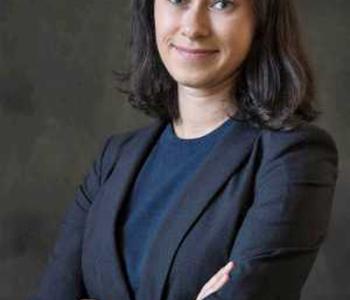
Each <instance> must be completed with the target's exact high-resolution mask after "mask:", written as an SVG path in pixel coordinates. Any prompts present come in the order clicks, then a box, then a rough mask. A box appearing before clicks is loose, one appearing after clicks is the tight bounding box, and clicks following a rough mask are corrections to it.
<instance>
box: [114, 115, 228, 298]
mask: <svg viewBox="0 0 350 300" xmlns="http://www.w3.org/2000/svg"><path fill="white" fill-rule="evenodd" d="M230 126H232V120H231V119H227V120H226V121H225V122H224V123H223V124H221V125H220V126H219V127H217V128H216V129H214V130H212V131H211V132H209V133H208V134H206V135H204V136H201V137H199V138H192V139H182V138H179V137H177V135H176V133H175V132H174V129H173V126H172V124H171V123H168V124H167V125H166V126H165V127H164V130H163V132H162V133H161V135H160V137H159V139H158V141H157V143H156V144H155V146H154V147H153V148H152V150H151V152H150V154H149V156H148V157H147V159H146V160H145V163H144V164H143V166H142V168H141V170H140V172H139V173H138V175H137V177H136V181H135V183H134V185H133V188H132V191H131V194H130V198H129V199H128V201H127V203H126V207H125V209H124V212H123V215H122V218H123V219H122V220H121V223H120V226H121V227H120V228H121V229H120V230H121V232H120V234H121V235H120V237H119V240H118V243H120V246H121V247H120V248H121V254H122V258H123V261H124V263H125V267H126V272H127V275H128V279H129V283H130V285H131V288H132V290H133V291H134V293H136V290H137V287H138V285H139V274H140V271H141V268H142V262H143V258H144V257H145V255H146V253H147V252H148V250H149V245H150V244H151V243H152V239H153V238H154V236H155V234H156V232H157V227H158V226H159V225H160V224H161V220H162V218H163V216H164V215H165V214H166V212H167V210H168V208H169V207H171V205H172V204H173V201H175V200H176V199H178V196H179V195H178V192H179V191H182V190H183V188H182V187H183V185H184V184H186V182H188V180H189V179H190V178H191V176H193V173H194V172H195V170H196V168H198V167H199V166H200V164H201V163H202V162H203V160H204V159H205V157H206V156H207V155H208V153H209V151H210V149H211V148H212V147H213V145H214V144H215V142H216V141H217V140H218V139H220V138H221V137H222V135H223V134H224V133H225V132H226V131H227V129H228V128H229V127H230Z"/></svg>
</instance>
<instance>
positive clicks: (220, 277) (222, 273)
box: [196, 261, 234, 300]
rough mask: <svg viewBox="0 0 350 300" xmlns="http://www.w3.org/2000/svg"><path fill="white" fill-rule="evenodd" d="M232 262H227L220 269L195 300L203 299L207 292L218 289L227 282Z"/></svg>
mask: <svg viewBox="0 0 350 300" xmlns="http://www.w3.org/2000/svg"><path fill="white" fill-rule="evenodd" d="M233 266H234V265H233V262H232V261H231V262H229V263H228V264H226V265H225V266H224V267H222V268H221V269H220V270H219V271H218V272H217V273H216V274H215V275H214V276H213V277H211V278H210V280H209V281H208V282H207V283H206V284H205V285H204V286H203V288H202V289H201V291H200V293H199V295H198V298H197V299H196V300H200V299H203V298H204V297H205V296H204V295H206V294H207V293H208V291H211V290H216V289H219V288H220V287H221V286H222V285H223V284H225V282H226V281H227V280H228V278H229V276H228V272H229V271H230V270H231V269H232V267H233Z"/></svg>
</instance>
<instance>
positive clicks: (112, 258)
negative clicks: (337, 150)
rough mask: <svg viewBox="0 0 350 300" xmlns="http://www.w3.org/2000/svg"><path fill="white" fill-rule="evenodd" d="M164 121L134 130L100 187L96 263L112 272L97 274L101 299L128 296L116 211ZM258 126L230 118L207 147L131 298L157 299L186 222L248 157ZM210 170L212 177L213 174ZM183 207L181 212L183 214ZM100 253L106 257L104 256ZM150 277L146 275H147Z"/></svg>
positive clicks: (170, 215) (168, 217)
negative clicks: (100, 230) (230, 123)
mask: <svg viewBox="0 0 350 300" xmlns="http://www.w3.org/2000/svg"><path fill="white" fill-rule="evenodd" d="M166 124H167V123H166V122H164V121H161V120H157V121H155V122H153V123H152V124H151V125H149V126H147V127H145V128H142V129H141V130H139V131H138V132H137V133H136V135H135V136H134V138H132V139H131V140H130V141H129V142H128V143H126V144H125V145H124V147H123V148H122V150H121V154H120V157H119V160H118V163H117V166H116V169H115V171H114V174H113V175H112V177H111V179H112V180H109V184H111V187H110V188H107V189H105V190H106V193H107V195H106V196H105V199H104V201H105V204H104V208H103V210H105V211H104V212H103V213H104V215H105V216H110V217H105V218H104V225H103V226H105V227H104V228H106V233H107V234H106V235H105V237H104V239H105V240H104V242H102V243H101V244H102V245H101V251H100V257H101V259H100V260H99V261H100V262H103V261H108V264H109V265H110V264H111V265H112V268H110V267H107V266H106V268H101V270H103V269H104V270H106V269H108V270H111V272H104V273H103V274H100V276H101V277H102V278H103V279H102V282H103V284H104V285H105V284H106V285H107V286H104V289H103V293H104V297H103V299H106V300H112V299H125V300H129V299H133V297H132V296H131V295H132V293H131V292H130V291H131V289H130V286H129V283H128V280H127V275H126V271H125V267H124V266H123V265H122V260H121V256H120V249H119V247H118V246H117V236H116V234H117V233H116V231H115V229H116V228H117V227H116V226H117V221H118V212H120V208H121V205H122V203H123V200H124V199H126V196H127V195H128V193H129V191H130V189H131V188H132V183H133V182H134V179H135V177H136V176H137V173H138V171H139V170H140V168H141V167H142V163H143V161H144V160H145V159H146V158H147V156H148V154H149V153H150V151H151V149H152V146H153V145H154V144H155V143H156V141H157V138H158V137H159V135H160V134H161V132H162V130H163V129H164V126H165V125H166ZM258 132H259V129H257V128H254V127H252V126H251V125H249V124H248V123H247V122H246V121H242V120H239V119H236V118H235V119H234V120H233V126H231V127H230V128H229V130H228V132H226V133H225V135H224V136H223V138H222V139H221V140H219V141H218V142H217V143H216V144H215V145H214V146H213V148H212V149H211V150H210V153H209V154H208V156H206V158H205V160H204V161H203V163H202V164H201V166H200V167H199V168H198V169H197V170H196V172H195V173H194V174H193V177H192V179H191V180H190V181H189V182H188V183H187V184H186V186H185V188H184V189H183V190H182V191H181V194H180V196H179V198H178V200H177V201H174V205H173V206H172V207H171V208H170V210H169V213H168V215H167V216H166V217H165V218H164V220H163V223H162V224H161V228H160V229H159V233H158V234H157V236H156V237H155V239H154V241H153V243H152V245H151V248H150V251H149V254H148V257H145V260H144V262H145V264H144V265H143V269H142V270H141V277H140V285H139V288H138V290H137V294H136V299H147V300H151V299H152V300H161V299H162V293H163V288H164V286H165V282H166V279H167V274H168V272H169V269H170V266H171V261H172V259H173V257H174V255H175V253H176V250H177V248H178V247H179V244H180V242H181V240H182V239H183V238H184V236H185V235H186V232H187V231H188V229H189V228H190V226H191V224H192V223H193V222H194V221H195V220H196V218H197V217H198V216H199V215H200V214H201V213H202V211H203V210H204V209H205V208H206V207H207V204H208V203H209V201H210V200H211V199H212V196H213V195H214V194H215V192H216V191H217V190H218V189H219V188H220V187H221V186H222V185H223V184H224V182H225V181H226V179H227V178H228V177H229V176H233V175H234V174H235V173H236V172H237V171H238V169H239V166H240V165H241V164H242V163H243V162H244V160H245V158H246V157H247V156H248V155H249V152H250V149H251V147H252V145H253V142H254V140H255V138H256V137H257V135H258ZM213 174H215V176H213ZM183 211H186V214H182V212H183ZM103 257H105V258H106V257H108V258H109V259H108V260H104V259H103ZM150 275H151V276H150Z"/></svg>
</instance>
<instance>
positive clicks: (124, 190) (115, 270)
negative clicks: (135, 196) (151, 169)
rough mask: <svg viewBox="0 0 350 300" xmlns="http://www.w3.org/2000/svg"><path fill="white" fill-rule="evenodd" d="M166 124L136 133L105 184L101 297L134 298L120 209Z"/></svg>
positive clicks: (101, 219) (110, 299)
mask: <svg viewBox="0 0 350 300" xmlns="http://www.w3.org/2000/svg"><path fill="white" fill-rule="evenodd" d="M165 125H166V122H164V121H161V120H156V121H155V122H153V123H152V124H151V125H150V126H147V127H146V128H142V129H141V130H140V132H138V133H136V136H135V137H134V138H132V139H131V140H130V141H129V142H128V143H126V144H125V146H124V147H122V149H121V153H120V156H119V159H118V162H117V166H116V169H115V170H114V171H113V173H112V175H111V177H110V178H109V180H108V182H107V184H106V186H104V195H103V201H102V202H103V203H102V205H100V206H99V207H98V209H99V210H100V211H99V213H98V218H99V222H101V223H100V225H99V226H100V228H102V229H103V235H102V236H101V237H99V241H100V245H99V258H98V259H97V264H98V266H97V268H96V269H97V270H99V274H98V277H99V278H100V282H101V293H102V299H105V300H115V299H123V300H129V299H133V297H132V296H131V292H130V287H129V285H128V283H127V282H128V281H127V275H126V272H125V270H124V268H123V264H122V261H121V254H120V250H119V248H118V247H117V245H118V243H117V236H116V235H117V232H116V226H117V221H118V212H119V211H120V208H121V204H122V203H123V200H124V199H126V196H127V194H128V192H129V188H131V187H132V183H133V182H134V179H135V176H137V173H138V171H139V169H140V168H141V166H142V161H143V160H144V159H145V158H146V157H147V155H148V153H149V152H150V150H151V149H152V146H153V145H154V143H155V142H156V141H157V137H158V136H159V135H160V133H161V131H162V129H163V127H164V126H165Z"/></svg>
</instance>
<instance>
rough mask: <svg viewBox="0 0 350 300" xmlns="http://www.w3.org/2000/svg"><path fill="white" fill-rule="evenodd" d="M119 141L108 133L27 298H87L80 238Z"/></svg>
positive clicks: (32, 299) (42, 299)
mask: <svg viewBox="0 0 350 300" xmlns="http://www.w3.org/2000/svg"><path fill="white" fill-rule="evenodd" d="M118 142H119V140H118V141H116V138H113V136H110V137H109V138H108V139H107V140H106V142H105V144H104V147H103V148H102V151H100V153H99V155H98V157H97V158H96V159H95V160H94V162H93V164H92V166H91V167H90V170H89V171H88V173H87V174H86V175H85V177H84V179H83V181H82V183H81V184H80V185H79V186H78V189H77V192H76V195H75V198H74V201H72V202H71V203H70V205H69V206H68V207H67V209H66V211H65V214H64V217H63V221H62V223H61V226H60V230H59V234H58V238H57V240H56V242H55V245H54V248H53V251H52V253H51V255H50V256H49V260H48V264H47V266H46V268H45V270H44V272H43V274H42V279H41V282H40V285H39V288H38V289H37V292H36V293H35V294H34V295H32V297H31V298H30V299H31V300H44V299H45V300H47V299H59V300H61V299H62V300H68V299H80V298H84V297H86V298H87V295H86V291H85V286H84V283H83V279H82V274H81V265H80V259H81V251H82V238H83V233H84V227H85V219H86V216H87V212H88V210H89V207H90V205H91V203H92V202H93V201H94V197H95V195H96V193H97V192H98V190H99V187H100V185H101V183H102V182H103V180H104V176H105V174H106V173H107V172H108V171H109V170H108V169H110V168H111V167H112V164H113V162H114V161H115V156H116V152H117V149H116V147H117V145H116V144H118V145H119V143H118Z"/></svg>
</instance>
